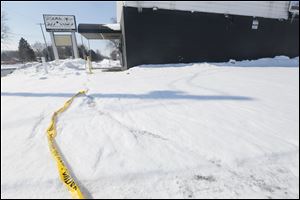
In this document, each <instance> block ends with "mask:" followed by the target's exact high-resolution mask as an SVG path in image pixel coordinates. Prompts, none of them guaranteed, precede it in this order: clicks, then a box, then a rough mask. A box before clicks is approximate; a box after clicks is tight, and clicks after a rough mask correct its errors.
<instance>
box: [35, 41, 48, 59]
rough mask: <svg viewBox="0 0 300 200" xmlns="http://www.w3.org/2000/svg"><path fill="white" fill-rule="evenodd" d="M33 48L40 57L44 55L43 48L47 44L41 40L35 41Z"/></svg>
mask: <svg viewBox="0 0 300 200" xmlns="http://www.w3.org/2000/svg"><path fill="white" fill-rule="evenodd" d="M32 49H33V50H34V51H35V53H36V55H37V56H38V57H42V56H43V50H44V49H45V45H44V44H42V43H41V42H35V43H34V44H33V45H32Z"/></svg>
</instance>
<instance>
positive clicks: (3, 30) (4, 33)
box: [1, 2, 9, 44]
mask: <svg viewBox="0 0 300 200" xmlns="http://www.w3.org/2000/svg"><path fill="white" fill-rule="evenodd" d="M6 22H7V18H6V14H5V12H4V11H3V8H2V2H1V44H2V43H3V42H4V41H5V40H6V39H7V38H8V30H9V29H8V26H7V24H6Z"/></svg>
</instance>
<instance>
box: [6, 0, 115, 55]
mask: <svg viewBox="0 0 300 200" xmlns="http://www.w3.org/2000/svg"><path fill="white" fill-rule="evenodd" d="M1 7H2V9H3V10H4V12H5V13H6V16H7V25H8V27H9V29H10V39H9V41H8V42H7V44H4V45H1V50H3V49H10V50H12V49H17V47H18V41H19V39H20V38H21V37H24V38H25V39H26V40H27V41H28V42H29V43H30V44H33V43H35V42H36V41H39V42H42V43H44V40H43V36H42V33H41V29H40V26H39V25H37V23H43V14H66V15H75V17H76V23H77V25H78V24H79V23H98V24H102V23H111V18H112V17H114V18H116V1H98V2H93V1H74V2H72V1H14V2H10V1H1ZM44 33H45V35H46V40H47V43H50V42H51V41H50V36H49V33H47V32H46V31H45V29H44ZM76 34H77V43H78V44H81V36H80V34H78V33H76ZM83 42H84V43H85V44H86V45H87V40H86V39H85V38H83ZM90 45H91V48H92V49H95V50H96V49H99V50H100V51H101V52H102V53H104V54H105V53H107V52H105V46H106V42H105V41H101V40H92V41H90Z"/></svg>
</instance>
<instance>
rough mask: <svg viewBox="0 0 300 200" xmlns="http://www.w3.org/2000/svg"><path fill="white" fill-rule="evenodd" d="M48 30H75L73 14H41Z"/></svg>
mask: <svg viewBox="0 0 300 200" xmlns="http://www.w3.org/2000/svg"><path fill="white" fill-rule="evenodd" d="M43 16H44V21H45V27H46V30H47V31H48V32H51V31H53V32H72V31H75V32H76V31H77V28H76V21H75V16H74V15H43Z"/></svg>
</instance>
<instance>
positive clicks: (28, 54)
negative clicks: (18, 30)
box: [19, 38, 36, 62]
mask: <svg viewBox="0 0 300 200" xmlns="http://www.w3.org/2000/svg"><path fill="white" fill-rule="evenodd" d="M19 56H20V59H21V60H22V61H23V62H28V61H35V60H36V56H35V54H34V51H33V49H32V48H31V46H30V45H29V44H28V42H27V41H26V40H25V39H24V38H21V39H20V41H19Z"/></svg>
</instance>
